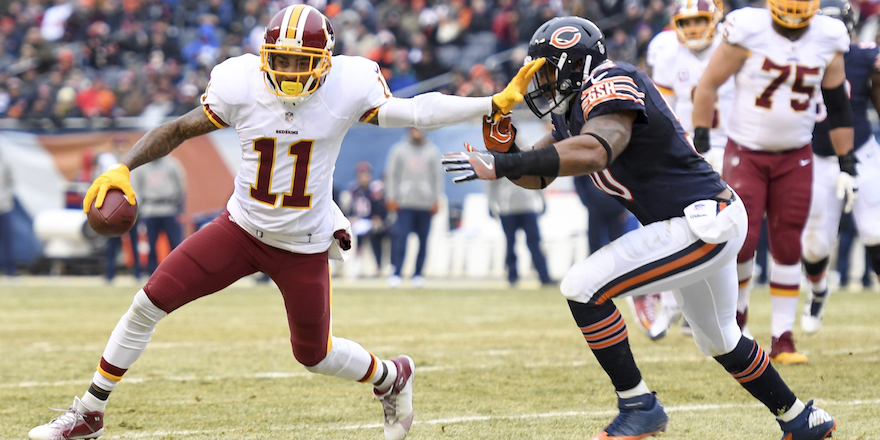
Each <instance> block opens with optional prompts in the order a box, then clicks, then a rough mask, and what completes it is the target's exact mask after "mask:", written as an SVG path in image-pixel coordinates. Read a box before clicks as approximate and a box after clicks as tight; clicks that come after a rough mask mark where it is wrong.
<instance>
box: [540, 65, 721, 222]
mask: <svg viewBox="0 0 880 440" xmlns="http://www.w3.org/2000/svg"><path fill="white" fill-rule="evenodd" d="M623 110H635V111H636V112H637V113H638V117H636V120H635V122H634V123H633V128H632V137H631V138H630V141H629V145H627V147H626V149H625V150H624V151H623V153H621V154H620V156H618V157H617V158H616V159H614V161H613V162H612V163H611V166H609V167H608V168H606V169H604V170H602V171H600V172H596V173H593V174H592V175H591V176H590V177H591V178H592V179H593V183H594V184H596V186H597V187H599V189H601V190H603V191H605V192H606V193H608V194H611V195H612V196H615V197H616V198H617V200H618V201H620V202H621V203H622V204H623V205H624V206H625V207H626V208H627V209H628V210H629V211H630V212H632V213H633V214H634V215H635V216H636V218H638V220H639V222H641V223H642V224H648V223H652V222H656V221H660V220H666V219H669V218H673V217H681V216H682V215H684V214H683V211H684V208H685V207H687V206H688V205H690V204H691V203H693V202H695V201H697V200H705V199H710V198H712V197H715V196H716V195H717V194H718V193H720V192H721V191H723V190H724V189H725V188H726V184H725V183H724V182H722V181H721V177H720V176H719V175H718V173H716V172H715V171H714V170H712V167H711V166H710V165H709V163H708V162H706V161H705V160H703V158H702V157H700V155H699V154H697V152H696V151H695V150H694V148H693V146H692V145H691V142H690V141H689V140H688V138H687V137H686V136H687V135H686V133H685V131H684V129H683V128H682V127H681V124H679V123H678V121H677V119H676V117H675V114H673V113H672V110H670V109H669V107H668V106H667V105H666V101H665V100H664V99H663V97H662V96H661V95H660V91H659V90H657V88H656V87H655V86H654V84H653V83H652V82H651V80H650V79H649V78H648V76H647V75H645V74H644V73H642V72H641V71H639V70H638V69H637V68H636V67H635V66H633V65H631V64H627V63H617V64H614V63H609V64H608V67H607V68H605V69H600V70H597V71H595V72H594V73H593V75H592V76H591V77H590V78H588V79H587V81H585V82H584V85H583V87H582V88H581V92H580V94H579V95H578V96H577V97H576V98H575V99H574V102H573V103H572V110H571V111H570V112H568V117H567V120H566V116H565V115H557V114H552V121H553V127H554V129H553V137H554V138H556V140H562V139H565V138H567V137H570V136H573V135H577V134H579V133H580V131H581V127H582V126H583V125H584V122H585V121H586V120H587V119H588V118H591V117H596V116H599V115H604V114H609V113H616V112H620V111H623Z"/></svg>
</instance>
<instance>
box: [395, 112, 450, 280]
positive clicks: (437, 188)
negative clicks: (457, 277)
mask: <svg viewBox="0 0 880 440" xmlns="http://www.w3.org/2000/svg"><path fill="white" fill-rule="evenodd" d="M439 158H440V149H439V148H437V146H436V145H434V143H433V142H431V141H430V140H429V139H428V137H427V136H426V135H425V133H424V132H423V131H421V130H419V129H416V128H410V129H409V132H408V135H407V136H405V137H404V138H403V139H402V140H401V141H400V142H398V143H396V144H394V145H393V146H392V147H391V151H390V152H389V153H388V159H387V162H386V165H385V204H386V206H387V208H388V211H389V212H394V213H396V214H397V218H396V220H395V221H394V224H393V225H392V226H391V264H392V265H393V266H394V274H393V275H391V276H390V277H388V280H387V281H388V286H389V287H391V288H395V287H398V286H400V283H401V277H400V276H401V270H402V269H403V262H404V260H405V257H406V245H407V239H408V238H409V235H410V234H411V233H416V235H418V237H419V252H418V255H417V256H416V267H415V272H414V273H413V277H412V281H411V282H412V286H413V287H415V288H419V287H422V286H423V285H424V283H425V277H423V276H422V268H423V267H424V265H425V256H426V255H427V251H428V232H430V229H431V218H432V217H433V216H434V214H436V213H437V209H438V208H439V206H440V197H442V195H443V194H444V192H443V172H442V169H441V167H440V161H439V160H438V159H439Z"/></svg>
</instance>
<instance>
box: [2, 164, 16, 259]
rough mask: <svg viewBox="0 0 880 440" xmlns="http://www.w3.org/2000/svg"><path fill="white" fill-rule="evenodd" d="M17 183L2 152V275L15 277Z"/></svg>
mask: <svg viewBox="0 0 880 440" xmlns="http://www.w3.org/2000/svg"><path fill="white" fill-rule="evenodd" d="M14 190H15V181H14V180H13V177H12V165H11V164H10V163H9V162H8V161H7V160H6V159H5V158H4V157H3V154H2V150H0V271H2V272H0V273H3V274H6V275H10V276H12V275H15V252H14V250H13V248H12V237H13V236H14V234H15V231H13V228H12V210H13V209H14V208H15V193H14Z"/></svg>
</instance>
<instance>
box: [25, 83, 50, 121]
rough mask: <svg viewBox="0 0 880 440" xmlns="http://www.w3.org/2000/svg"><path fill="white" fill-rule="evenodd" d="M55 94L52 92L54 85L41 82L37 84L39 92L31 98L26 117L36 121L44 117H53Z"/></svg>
mask: <svg viewBox="0 0 880 440" xmlns="http://www.w3.org/2000/svg"><path fill="white" fill-rule="evenodd" d="M54 105H55V96H54V95H53V94H52V86H50V85H49V84H45V83H44V84H40V85H39V86H37V93H36V95H34V97H33V98H32V99H31V103H30V107H29V108H28V110H27V113H26V114H25V117H26V118H27V119H29V120H31V122H32V123H36V122H37V121H38V120H41V119H44V118H51V117H52V111H53V110H54Z"/></svg>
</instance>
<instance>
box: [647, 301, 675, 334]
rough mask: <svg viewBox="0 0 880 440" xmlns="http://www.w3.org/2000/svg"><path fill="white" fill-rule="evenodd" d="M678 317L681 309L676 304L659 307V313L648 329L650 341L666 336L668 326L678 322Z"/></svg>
mask: <svg viewBox="0 0 880 440" xmlns="http://www.w3.org/2000/svg"><path fill="white" fill-rule="evenodd" d="M679 319H681V309H680V308H679V307H678V306H677V305H676V307H661V308H660V313H658V314H657V317H656V318H654V323H653V324H651V328H650V329H648V337H649V338H651V340H652V341H656V340H658V339H660V338H662V337H664V336H666V331H667V330H669V326H671V325H672V324H675V323H676V322H678V320H679Z"/></svg>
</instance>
